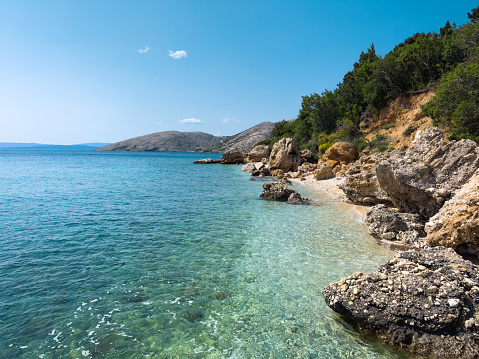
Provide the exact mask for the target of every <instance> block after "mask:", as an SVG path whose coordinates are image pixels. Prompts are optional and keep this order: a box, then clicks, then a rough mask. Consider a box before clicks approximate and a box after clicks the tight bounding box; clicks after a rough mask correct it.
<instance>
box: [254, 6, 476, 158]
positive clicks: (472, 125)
mask: <svg viewBox="0 0 479 359" xmlns="http://www.w3.org/2000/svg"><path fill="white" fill-rule="evenodd" d="M468 17H469V19H470V22H469V23H467V24H464V25H462V26H459V27H458V26H456V24H454V23H453V24H452V25H451V24H450V22H449V21H447V22H446V24H445V25H444V27H442V28H441V29H440V30H439V32H438V33H435V32H432V33H428V34H425V33H417V34H414V36H412V37H409V38H407V39H406V40H404V42H402V43H401V44H399V45H397V46H396V47H395V48H394V49H393V50H392V51H391V52H389V53H388V54H386V55H385V56H384V57H381V56H378V55H377V54H376V51H375V49H374V44H372V45H371V46H370V47H369V49H367V51H366V52H362V53H361V54H360V56H359V60H358V61H357V62H356V63H354V65H353V70H352V71H349V72H348V73H347V74H346V75H344V78H343V81H342V82H340V83H339V84H338V86H337V88H336V89H334V90H333V91H329V90H325V91H324V92H322V93H321V94H317V93H313V94H311V95H309V96H303V100H302V103H301V109H300V110H299V115H298V118H297V119H296V120H294V121H284V120H283V121H281V122H278V123H276V125H275V127H274V129H273V131H272V134H271V136H272V138H271V139H269V140H266V141H263V142H262V143H263V144H269V145H272V144H273V143H274V142H276V141H277V140H278V139H280V138H283V137H292V138H294V140H295V143H296V144H297V146H298V147H299V148H300V149H304V148H308V149H310V150H312V151H313V152H317V151H318V149H319V151H324V150H325V149H326V148H327V147H329V146H330V145H331V144H332V143H334V142H335V141H337V140H349V141H352V142H355V143H356V144H358V145H359V146H360V147H364V146H365V145H366V144H365V140H364V139H363V138H361V134H360V132H359V122H360V118H361V116H362V115H363V114H365V113H368V112H372V111H375V110H376V109H379V108H380V107H382V106H383V105H385V104H386V102H387V101H388V100H390V99H393V98H396V97H397V96H399V95H401V94H405V93H409V92H412V91H416V90H420V89H423V88H428V87H434V88H437V94H436V97H435V98H434V99H433V100H432V101H430V102H429V103H428V104H427V105H426V106H425V112H426V114H428V115H429V116H431V117H432V118H433V120H434V121H435V123H436V124H437V125H439V126H446V127H448V128H451V133H452V134H453V137H455V138H458V139H459V138H472V139H476V140H478V139H479V106H478V105H479V81H478V80H479V21H478V20H479V6H478V7H477V8H476V9H473V10H471V13H468ZM378 143H381V142H380V141H379V142H378ZM383 147H384V146H383Z"/></svg>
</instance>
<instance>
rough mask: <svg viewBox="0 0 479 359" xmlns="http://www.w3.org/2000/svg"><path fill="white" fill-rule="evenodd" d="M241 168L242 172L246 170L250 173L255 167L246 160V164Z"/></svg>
mask: <svg viewBox="0 0 479 359" xmlns="http://www.w3.org/2000/svg"><path fill="white" fill-rule="evenodd" d="M241 170H242V171H243V172H248V173H252V172H253V171H256V167H255V166H254V164H253V163H252V162H248V163H247V164H245V165H244V166H243V167H242V168H241Z"/></svg>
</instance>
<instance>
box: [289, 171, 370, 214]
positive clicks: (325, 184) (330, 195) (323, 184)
mask: <svg viewBox="0 0 479 359" xmlns="http://www.w3.org/2000/svg"><path fill="white" fill-rule="evenodd" d="M304 178H305V179H306V180H305V181H301V180H300V179H297V178H289V180H290V181H291V182H292V183H297V184H300V185H303V186H308V187H310V188H312V189H313V190H314V191H317V192H318V194H319V196H320V197H321V199H322V200H323V201H324V199H326V200H327V201H328V202H336V203H337V204H338V205H339V206H340V207H341V208H343V209H344V210H347V211H351V212H352V213H353V214H354V215H355V217H357V219H358V220H359V221H361V222H362V221H363V219H364V216H365V215H366V212H367V211H368V210H369V209H370V207H367V206H361V205H358V204H353V203H351V202H349V201H348V199H347V198H346V196H345V194H344V192H343V190H342V189H341V188H339V185H340V184H341V183H343V181H344V180H345V178H344V177H333V178H331V179H328V180H322V181H316V180H315V179H314V176H313V175H309V176H306V177H304Z"/></svg>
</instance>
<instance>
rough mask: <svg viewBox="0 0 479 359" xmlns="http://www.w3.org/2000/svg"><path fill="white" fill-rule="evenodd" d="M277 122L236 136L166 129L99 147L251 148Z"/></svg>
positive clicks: (167, 149)
mask: <svg viewBox="0 0 479 359" xmlns="http://www.w3.org/2000/svg"><path fill="white" fill-rule="evenodd" d="M274 126H275V124H274V123H272V122H262V123H260V124H258V125H256V126H253V127H251V128H249V129H247V130H245V131H243V132H240V133H238V134H236V135H234V136H214V135H211V134H208V133H204V132H179V131H165V132H157V133H152V134H149V135H145V136H139V137H134V138H130V139H128V140H124V141H120V142H117V143H113V144H111V145H108V146H103V147H100V148H97V149H96V151H150V152H227V151H232V150H251V149H252V148H253V147H254V146H255V145H256V144H257V143H258V142H261V141H264V140H266V139H269V138H270V136H271V131H272V130H273V128H274Z"/></svg>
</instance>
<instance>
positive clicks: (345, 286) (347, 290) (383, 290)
mask: <svg viewBox="0 0 479 359" xmlns="http://www.w3.org/2000/svg"><path fill="white" fill-rule="evenodd" d="M478 294H479V267H477V266H475V265H474V264H472V263H471V262H469V261H467V260H464V259H462V258H461V257H460V256H459V255H458V254H457V253H455V252H454V251H453V250H452V249H448V248H444V247H432V248H426V249H424V250H422V251H407V252H399V253H398V254H397V255H396V257H395V258H393V259H392V260H390V261H389V262H388V263H387V264H385V265H382V266H380V267H379V271H378V272H375V273H372V274H365V273H355V274H353V275H352V276H350V277H349V278H345V279H341V280H340V281H339V282H338V283H332V284H330V285H329V286H327V287H326V288H325V289H324V290H323V295H324V298H325V300H326V303H327V304H328V306H330V307H331V308H332V309H333V310H335V311H336V312H338V313H339V314H341V315H344V316H345V317H347V318H349V319H351V320H353V321H354V322H356V323H357V324H358V325H359V327H360V328H363V329H365V330H367V331H369V332H373V333H376V334H378V335H379V336H380V337H381V338H383V339H384V340H385V341H386V342H388V343H390V344H392V345H393V346H396V347H399V348H405V349H407V350H409V351H411V352H412V353H414V354H419V355H422V356H427V357H431V358H432V357H434V358H458V357H461V358H477V357H479V345H477V343H478V342H477V341H478V331H479V320H478V319H479V296H478Z"/></svg>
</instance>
